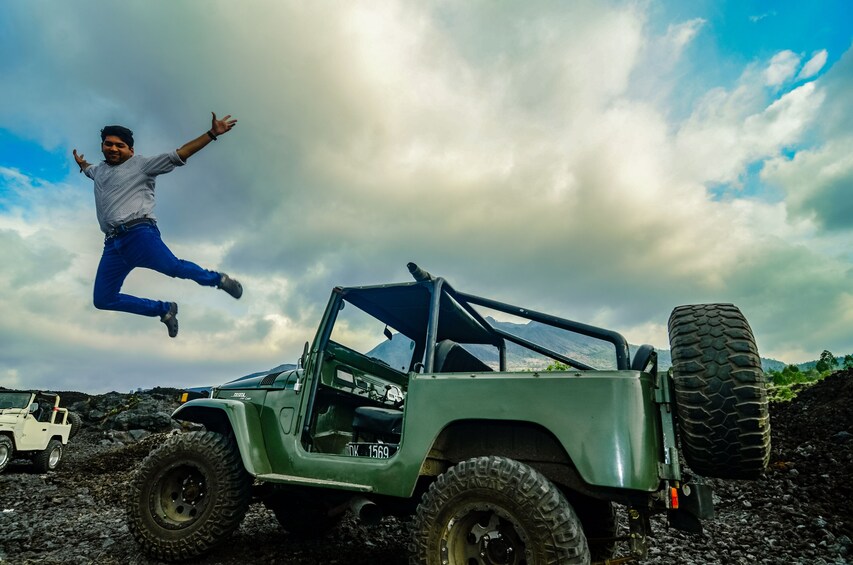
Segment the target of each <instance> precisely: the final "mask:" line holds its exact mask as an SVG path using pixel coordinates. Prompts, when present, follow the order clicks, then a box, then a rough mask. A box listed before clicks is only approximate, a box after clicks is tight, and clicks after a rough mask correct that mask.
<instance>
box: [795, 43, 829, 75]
mask: <svg viewBox="0 0 853 565" xmlns="http://www.w3.org/2000/svg"><path fill="white" fill-rule="evenodd" d="M827 55H828V53H827V51H826V49H821V50H820V51H818V52H817V53H815V54H814V55H812V58H811V59H809V60H808V61H807V62H806V64H805V65H803V68H802V69H800V74H798V75H797V80H806V79H809V78H812V77H813V76H815V75H816V74H818V73H819V72H820V71H821V69H823V67H824V66H825V65H826V58H827Z"/></svg>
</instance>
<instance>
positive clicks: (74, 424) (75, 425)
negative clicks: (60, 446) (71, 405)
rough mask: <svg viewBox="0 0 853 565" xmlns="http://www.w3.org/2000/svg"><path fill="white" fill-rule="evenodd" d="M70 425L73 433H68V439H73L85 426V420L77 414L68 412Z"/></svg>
mask: <svg viewBox="0 0 853 565" xmlns="http://www.w3.org/2000/svg"><path fill="white" fill-rule="evenodd" d="M68 423H69V424H71V431H70V432H68V439H71V438H73V437H74V436H76V435H77V433H78V432H79V431H80V428H81V427H82V426H83V418H81V417H80V414H78V413H76V412H70V411H69V412H68Z"/></svg>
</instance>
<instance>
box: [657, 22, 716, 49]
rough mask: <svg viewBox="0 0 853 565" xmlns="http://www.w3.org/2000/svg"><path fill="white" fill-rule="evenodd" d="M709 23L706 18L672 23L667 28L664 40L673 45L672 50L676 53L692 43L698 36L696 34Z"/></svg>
mask: <svg viewBox="0 0 853 565" xmlns="http://www.w3.org/2000/svg"><path fill="white" fill-rule="evenodd" d="M706 23H708V22H707V20H705V19H704V18H693V19H692V20H687V21H685V22H681V23H678V24H671V25H670V26H669V27H668V28H667V30H666V37H665V38H664V41H665V42H666V43H668V44H669V45H670V46H671V49H672V51H673V52H674V53H675V54H676V56H677V55H678V54H680V53H681V51H682V50H683V49H684V48H685V47H686V46H687V45H689V44H690V42H691V41H693V39H694V38H695V37H696V34H698V33H699V31H700V30H701V29H702V28H703V27H704V26H705V24H706Z"/></svg>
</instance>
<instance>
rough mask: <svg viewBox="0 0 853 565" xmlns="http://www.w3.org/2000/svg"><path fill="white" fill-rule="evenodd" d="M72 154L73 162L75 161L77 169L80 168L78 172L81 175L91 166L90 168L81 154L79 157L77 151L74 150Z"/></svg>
mask: <svg viewBox="0 0 853 565" xmlns="http://www.w3.org/2000/svg"><path fill="white" fill-rule="evenodd" d="M72 153H73V154H74V160H75V161H77V166H78V167H80V172H81V173H82V172H83V171H85V170H86V169H88V168H89V167H91V166H92V163H90V162H89V161H87V160H86V159H85V158H84V157H83V154H82V153H80V154H79V155H78V154H77V150H76V149H75V150H74V151H72Z"/></svg>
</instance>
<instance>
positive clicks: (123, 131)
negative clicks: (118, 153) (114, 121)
mask: <svg viewBox="0 0 853 565" xmlns="http://www.w3.org/2000/svg"><path fill="white" fill-rule="evenodd" d="M108 135H114V136H116V137H117V138H119V139H120V140H122V141H124V142H125V143H127V146H128V147H131V148H132V147H133V132H132V131H130V130H129V129H127V128H126V127H124V126H104V129H102V130H101V142H102V143H103V141H104V140H105V139H106V138H107V136H108Z"/></svg>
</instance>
